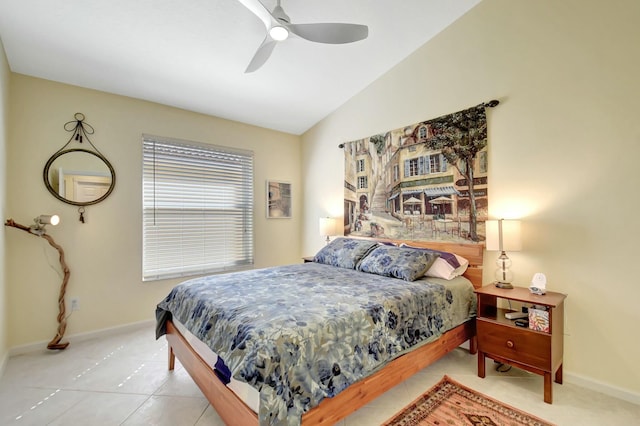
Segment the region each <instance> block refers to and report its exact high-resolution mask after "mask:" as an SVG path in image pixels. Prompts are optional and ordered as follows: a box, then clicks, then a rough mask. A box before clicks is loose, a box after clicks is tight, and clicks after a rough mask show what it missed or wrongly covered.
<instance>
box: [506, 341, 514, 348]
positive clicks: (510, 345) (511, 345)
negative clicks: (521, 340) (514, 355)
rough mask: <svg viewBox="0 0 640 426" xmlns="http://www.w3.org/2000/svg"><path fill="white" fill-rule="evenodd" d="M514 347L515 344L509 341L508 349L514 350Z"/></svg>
mask: <svg viewBox="0 0 640 426" xmlns="http://www.w3.org/2000/svg"><path fill="white" fill-rule="evenodd" d="M514 346H515V345H514V344H513V342H512V341H511V340H507V347H508V348H509V349H513V347H514Z"/></svg>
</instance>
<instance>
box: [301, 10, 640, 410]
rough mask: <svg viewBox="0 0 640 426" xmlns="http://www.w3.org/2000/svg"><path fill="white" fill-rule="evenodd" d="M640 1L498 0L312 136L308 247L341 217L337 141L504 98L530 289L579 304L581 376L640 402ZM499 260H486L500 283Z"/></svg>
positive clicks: (496, 150)
mask: <svg viewBox="0 0 640 426" xmlns="http://www.w3.org/2000/svg"><path fill="white" fill-rule="evenodd" d="M639 21H640V2H638V1H636V0H615V1H608V2H602V1H596V0H590V1H584V0H562V1H555V0H538V1H530V0H484V1H483V2H481V3H480V4H479V5H478V6H476V7H475V8H474V9H472V10H471V11H470V12H469V13H467V15H465V16H464V17H462V19H460V20H459V21H457V22H455V23H454V24H453V25H452V26H451V27H450V28H448V29H446V30H445V31H444V32H443V33H441V34H440V35H439V36H438V37H436V38H435V39H434V40H432V41H430V42H429V43H427V44H426V45H424V46H423V47H422V48H421V49H419V50H418V51H417V52H415V53H414V54H413V55H411V56H410V57H408V58H407V59H406V60H405V61H403V62H402V63H400V64H399V65H398V66H396V67H395V68H394V69H392V70H391V71H390V72H388V73H387V74H385V75H384V76H382V77H381V78H380V79H379V80H378V81H376V82H375V83H373V84H372V85H371V86H369V87H368V88H367V89H366V90H364V91H363V92H362V93H360V94H359V95H357V96H355V97H354V98H352V99H351V100H350V101H349V102H347V103H346V104H345V105H344V106H342V107H341V108H340V109H339V110H337V111H336V112H335V113H333V114H331V115H330V116H328V117H327V118H326V119H325V120H323V121H322V122H321V123H319V124H318V125H316V126H315V127H314V128H313V129H311V130H310V131H308V132H307V133H306V134H305V135H303V152H302V156H303V157H302V158H303V160H302V165H303V170H305V178H304V181H305V184H304V191H303V192H304V196H305V199H304V205H305V218H304V223H303V233H304V241H303V245H302V249H303V253H304V254H312V253H314V252H315V251H316V250H317V249H318V248H320V247H321V246H322V239H321V237H319V236H318V231H317V229H318V224H317V222H318V217H321V216H325V215H326V214H327V213H328V212H334V214H335V215H341V211H342V198H343V153H342V151H341V150H340V149H338V148H337V144H338V143H340V142H344V141H350V140H354V139H358V138H362V137H366V136H370V135H373V134H376V133H379V132H383V131H385V130H390V129H395V128H398V127H402V126H404V125H409V124H411V123H415V122H418V121H420V120H424V119H428V118H433V117H437V116H440V115H442V114H446V113H450V112H453V111H457V110H460V109H463V108H466V107H469V106H473V105H476V104H478V103H481V102H484V101H488V100H490V99H494V98H496V99H499V100H500V102H501V103H500V105H499V106H498V107H497V108H494V109H492V110H489V111H488V121H489V145H490V148H489V149H490V154H489V155H490V156H489V185H490V189H489V191H490V192H489V196H490V206H489V207H490V214H491V215H492V216H494V217H496V218H497V217H501V216H504V217H520V218H522V220H523V233H524V250H523V251H522V252H519V253H511V254H510V256H511V258H512V259H513V263H514V266H513V268H512V269H513V270H514V272H515V274H516V279H517V281H518V283H519V284H521V285H524V286H527V285H528V283H529V281H530V279H531V276H532V275H533V273H535V272H544V273H546V275H547V278H548V283H549V284H548V286H549V288H550V289H551V290H554V291H560V292H563V293H567V294H568V299H567V302H566V327H565V330H566V335H565V357H564V359H565V365H564V367H565V368H564V371H565V374H566V376H565V377H566V380H568V381H573V382H574V383H581V384H585V385H587V386H593V387H596V388H599V389H602V390H606V391H607V392H609V393H613V394H619V395H621V396H623V397H625V398H631V399H632V400H634V401H636V402H640V368H638V359H640V340H638V339H637V338H636V337H635V336H637V333H638V332H637V324H638V322H639V321H638V320H639V319H640V314H639V312H640V310H639V309H638V300H640V286H639V285H638V283H637V278H635V273H634V266H635V262H636V259H635V258H636V256H637V254H636V252H637V245H638V237H639V236H640V233H639V231H638V228H637V226H636V224H637V222H638V219H637V212H638V211H640V198H639V197H638V196H637V192H638V191H637V188H636V185H637V182H638V180H639V178H638V172H637V170H638V158H639V156H640V120H639V119H638V114H639V113H640V79H639V78H638V76H640V50H638V48H637V40H640V26H638V25H637V23H638V22H639ZM495 257H496V253H493V252H491V253H487V257H486V261H485V277H486V281H487V282H489V281H490V280H491V277H492V275H493V270H494V264H493V262H494V260H495Z"/></svg>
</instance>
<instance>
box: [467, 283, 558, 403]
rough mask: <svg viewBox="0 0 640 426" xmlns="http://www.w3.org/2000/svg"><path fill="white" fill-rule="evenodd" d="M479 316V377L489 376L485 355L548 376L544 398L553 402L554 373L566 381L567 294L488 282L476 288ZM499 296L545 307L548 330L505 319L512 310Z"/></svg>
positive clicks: (546, 377) (477, 323)
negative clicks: (500, 286) (565, 324)
mask: <svg viewBox="0 0 640 426" xmlns="http://www.w3.org/2000/svg"><path fill="white" fill-rule="evenodd" d="M476 295H477V297H478V315H477V317H476V328H477V334H478V376H479V377H485V358H486V357H489V358H492V359H493V360H495V361H498V362H502V363H504V364H509V365H513V366H514V367H518V368H521V369H523V370H527V371H530V372H532V373H535V374H540V375H543V376H544V401H545V402H547V403H549V404H551V403H552V402H553V394H552V382H551V375H552V374H555V381H556V383H560V384H562V355H563V337H564V335H563V333H564V299H565V298H566V295H564V294H561V293H554V292H547V293H546V294H544V295H535V294H532V293H531V292H530V291H529V289H528V288H525V287H514V288H513V289H500V288H497V287H496V286H495V285H493V284H492V285H488V286H485V287H482V288H479V289H476ZM498 299H504V300H508V301H516V302H521V303H523V304H526V305H537V306H544V307H546V309H547V312H548V317H549V329H548V331H537V330H533V329H531V328H528V327H519V326H516V325H515V322H514V321H513V320H510V319H507V318H505V314H506V313H507V312H509V310H508V309H504V308H501V307H499V304H498Z"/></svg>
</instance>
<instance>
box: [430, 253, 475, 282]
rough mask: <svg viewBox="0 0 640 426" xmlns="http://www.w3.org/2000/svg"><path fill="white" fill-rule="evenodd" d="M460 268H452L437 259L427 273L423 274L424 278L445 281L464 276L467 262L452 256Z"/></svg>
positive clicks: (462, 258)
mask: <svg viewBox="0 0 640 426" xmlns="http://www.w3.org/2000/svg"><path fill="white" fill-rule="evenodd" d="M451 254H453V253H451ZM454 256H455V257H456V259H457V261H458V263H459V264H460V266H458V267H457V268H454V267H453V266H451V264H450V263H449V262H447V261H446V260H444V259H442V258H437V259H436V261H435V262H433V265H431V267H430V268H429V270H428V271H427V272H425V273H424V276H425V277H434V278H443V279H445V280H452V279H454V278H455V277H459V276H460V275H462V274H464V273H465V271H466V270H467V268H468V267H469V261H468V260H467V259H465V258H464V257H461V256H458V255H457V254H454Z"/></svg>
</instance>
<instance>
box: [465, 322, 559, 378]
mask: <svg viewBox="0 0 640 426" xmlns="http://www.w3.org/2000/svg"><path fill="white" fill-rule="evenodd" d="M476 325H477V327H478V350H480V351H482V352H485V353H486V354H487V355H488V356H491V355H495V356H498V357H501V358H505V359H507V360H513V361H516V362H519V363H521V364H526V365H529V366H532V367H536V368H540V369H543V370H547V371H549V370H551V336H550V335H546V334H543V333H536V332H532V331H530V330H529V329H525V328H522V329H520V328H516V327H512V326H509V325H503V324H498V323H494V322H491V321H486V320H482V319H480V318H479V319H478V321H477V324H476Z"/></svg>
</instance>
